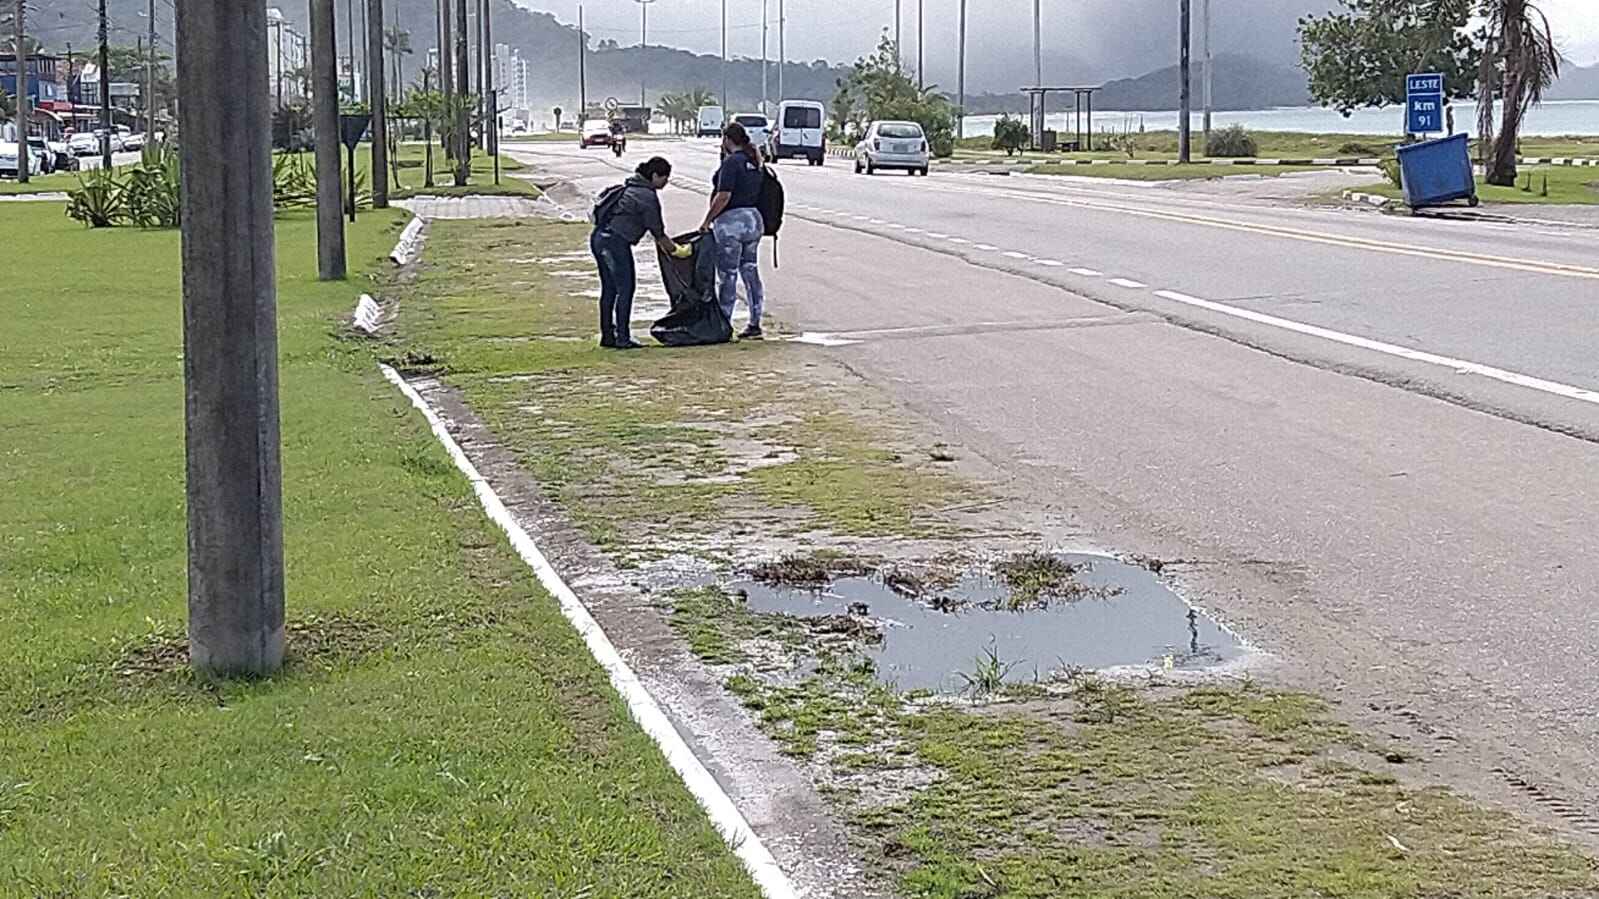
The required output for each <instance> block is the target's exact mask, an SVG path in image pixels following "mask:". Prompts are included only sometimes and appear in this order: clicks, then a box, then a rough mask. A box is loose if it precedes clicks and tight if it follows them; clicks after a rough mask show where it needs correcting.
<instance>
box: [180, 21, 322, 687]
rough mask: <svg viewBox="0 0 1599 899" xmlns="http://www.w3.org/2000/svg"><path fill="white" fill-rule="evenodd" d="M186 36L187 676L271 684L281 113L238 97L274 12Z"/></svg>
mask: <svg viewBox="0 0 1599 899" xmlns="http://www.w3.org/2000/svg"><path fill="white" fill-rule="evenodd" d="M321 2H329V0H321ZM177 24H178V29H177V32H178V40H177V54H176V55H177V62H178V85H179V93H180V94H181V96H182V97H183V102H182V103H180V104H178V116H179V120H180V121H181V123H182V126H181V128H180V131H181V132H182V134H183V135H184V140H183V143H182V149H181V151H180V152H181V153H182V154H183V156H182V160H183V167H182V173H183V174H182V178H183V227H182V235H183V251H182V256H183V382H184V412H185V414H184V449H185V453H184V456H185V461H186V465H185V470H186V475H187V494H188V519H189V663H190V664H191V665H193V666H194V668H195V670H196V671H198V672H200V673H202V674H206V675H211V676H229V675H249V676H257V677H259V676H264V675H270V674H273V673H274V672H276V671H277V670H278V668H279V667H280V666H281V665H282V664H283V481H282V463H281V459H280V455H279V453H280V440H279V435H278V339H277V287H276V284H275V283H274V281H273V278H274V274H273V271H274V262H273V256H274V248H273V243H272V111H271V109H270V107H269V105H268V104H269V95H268V94H267V92H266V91H263V90H259V89H256V90H244V91H241V90H238V88H237V86H238V85H239V84H252V85H264V84H265V83H266V78H267V55H266V40H267V31H266V2H265V0H230V2H227V3H216V2H214V0H178V4H177ZM218 72H229V73H232V74H233V75H234V76H236V78H233V77H230V78H218V77H217V73H218ZM323 143H331V141H329V140H328V139H327V138H326V137H325V136H321V135H319V140H318V144H323Z"/></svg>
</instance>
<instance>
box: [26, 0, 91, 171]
mask: <svg viewBox="0 0 1599 899" xmlns="http://www.w3.org/2000/svg"><path fill="white" fill-rule="evenodd" d="M108 27H109V24H108V23H107V21H106V13H105V0H100V128H101V129H102V130H101V132H100V164H101V165H103V166H105V169H106V171H108V172H109V171H111V46H110V44H109V43H108V38H107V37H106V30H107V28H108ZM23 134H27V132H26V131H24V132H23ZM18 155H19V156H20V155H21V154H18Z"/></svg>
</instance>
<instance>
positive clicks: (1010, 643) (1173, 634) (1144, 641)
mask: <svg viewBox="0 0 1599 899" xmlns="http://www.w3.org/2000/svg"><path fill="white" fill-rule="evenodd" d="M1061 558H1063V559H1065V560H1066V561H1068V562H1070V563H1072V564H1074V565H1078V566H1082V568H1081V569H1080V570H1079V571H1078V573H1077V575H1076V579H1077V581H1078V582H1079V583H1081V584H1083V585H1084V586H1087V587H1089V588H1104V592H1106V593H1111V594H1113V595H1107V596H1105V597H1104V598H1100V597H1099V596H1091V597H1088V598H1084V599H1078V600H1076V601H1073V602H1061V601H1056V602H1053V603H1051V604H1050V606H1049V607H1048V608H1045V609H1037V610H1029V611H1025V612H1010V611H1003V610H1001V609H1000V608H998V605H999V604H1000V603H1002V602H1003V601H1004V600H1006V599H1007V598H1008V597H1009V595H1010V591H1009V590H1008V589H1007V588H1006V586H1005V585H1004V584H1002V583H1000V582H999V581H997V580H996V579H994V578H993V577H991V576H989V575H987V574H982V573H978V574H968V575H967V576H966V577H964V578H963V579H962V580H961V581H959V582H958V583H956V584H955V585H954V586H953V587H950V588H948V589H946V590H943V591H940V592H939V593H938V594H937V595H938V596H939V597H945V598H950V599H956V600H959V601H961V602H962V603H964V604H962V605H958V606H956V607H955V608H954V610H953V611H950V612H940V611H937V610H936V609H934V608H932V606H931V605H929V604H928V601H927V600H915V599H908V598H906V597H904V596H902V595H900V594H898V593H896V592H894V591H893V590H892V589H891V588H889V587H887V586H885V585H884V584H883V582H882V581H881V580H880V579H878V578H873V577H856V578H841V579H839V580H837V581H835V582H834V583H832V584H831V585H829V586H827V587H826V588H823V589H807V588H804V587H774V586H769V585H766V584H760V583H755V582H746V583H740V584H738V585H736V587H735V589H736V590H741V591H743V592H744V593H745V594H746V595H747V597H748V603H749V608H750V609H751V610H752V611H756V612H765V613H770V614H779V615H792V616H796V617H801V618H823V617H831V616H842V615H849V614H851V613H852V611H853V612H854V613H855V614H859V613H860V609H861V604H865V606H866V609H867V611H866V615H867V616H868V617H870V618H871V620H872V621H873V623H875V624H876V625H877V626H878V627H879V628H880V629H881V630H882V633H883V642H882V643H881V644H878V645H875V646H866V647H863V648H862V653H863V655H865V656H866V657H867V658H870V659H871V660H872V661H873V662H874V663H875V664H876V666H877V675H878V677H879V678H880V679H882V680H884V681H886V682H890V683H893V684H895V685H897V686H898V687H900V688H901V689H905V690H936V691H939V692H957V691H959V690H961V689H962V688H964V687H965V686H966V683H965V681H964V680H962V679H961V678H960V676H959V674H960V673H961V672H967V673H970V672H972V671H973V670H974V669H975V668H976V666H977V658H978V657H979V656H980V655H983V654H985V653H986V652H987V651H988V649H989V648H992V649H993V650H994V651H995V652H996V653H997V654H998V657H999V659H1000V661H1001V662H1002V663H1004V664H1007V665H1010V664H1013V663H1014V665H1015V667H1014V668H1012V669H1011V671H1010V674H1009V675H1008V676H1007V678H1006V679H1007V680H1008V681H1010V682H1012V683H1025V682H1029V681H1031V680H1032V679H1033V677H1034V675H1035V673H1036V674H1037V676H1038V677H1040V678H1047V677H1048V676H1049V675H1050V674H1051V673H1053V672H1057V671H1060V670H1062V669H1066V668H1069V667H1080V668H1088V669H1101V668H1115V667H1119V666H1124V665H1130V666H1137V665H1150V664H1153V665H1157V666H1163V665H1164V664H1165V660H1166V658H1167V657H1168V656H1170V657H1171V659H1172V667H1173V668H1175V669H1181V670H1189V671H1193V670H1200V669H1204V668H1209V667H1212V666H1215V665H1219V664H1222V663H1224V662H1228V661H1232V660H1234V659H1237V658H1239V657H1240V656H1242V655H1243V654H1244V648H1243V647H1242V646H1241V645H1240V644H1239V642H1238V641H1237V639H1236V638H1234V637H1233V636H1232V635H1231V634H1229V633H1228V632H1227V631H1225V630H1223V629H1222V628H1221V627H1220V626H1219V625H1217V624H1216V622H1214V621H1212V620H1211V619H1210V618H1208V617H1206V616H1205V615H1202V614H1199V613H1198V612H1195V611H1194V610H1193V609H1192V608H1191V607H1190V606H1189V605H1188V604H1187V603H1185V602H1183V600H1182V598H1181V597H1179V596H1178V595H1177V594H1176V593H1173V592H1172V591H1171V589H1170V588H1168V587H1167V586H1166V585H1165V584H1163V583H1161V581H1160V579H1159V578H1157V577H1156V576H1155V575H1154V574H1153V573H1152V572H1150V571H1148V570H1146V569H1143V568H1138V567H1135V566H1132V565H1128V564H1126V563H1124V562H1120V561H1117V560H1116V559H1112V558H1109V557H1105V556H1091V555H1079V554H1067V555H1063V556H1061ZM1115 591H1119V592H1115ZM929 599H930V598H929Z"/></svg>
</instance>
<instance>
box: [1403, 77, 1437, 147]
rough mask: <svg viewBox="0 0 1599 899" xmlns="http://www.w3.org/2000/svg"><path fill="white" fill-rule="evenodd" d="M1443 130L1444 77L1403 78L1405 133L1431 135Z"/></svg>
mask: <svg viewBox="0 0 1599 899" xmlns="http://www.w3.org/2000/svg"><path fill="white" fill-rule="evenodd" d="M1443 130H1444V76H1442V75H1440V74H1436V73H1434V74H1428V75H1407V76H1406V77H1405V133H1406V134H1433V133H1436V132H1441V131H1443Z"/></svg>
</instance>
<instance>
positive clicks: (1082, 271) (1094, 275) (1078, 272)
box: [1071, 268, 1104, 278]
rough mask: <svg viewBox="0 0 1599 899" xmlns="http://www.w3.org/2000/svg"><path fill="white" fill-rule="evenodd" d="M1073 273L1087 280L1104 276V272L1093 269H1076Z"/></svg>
mask: <svg viewBox="0 0 1599 899" xmlns="http://www.w3.org/2000/svg"><path fill="white" fill-rule="evenodd" d="M1071 273H1072V274H1074V275H1082V276H1083V277H1085V278H1097V277H1099V276H1100V275H1103V274H1104V272H1096V271H1094V270H1093V269H1091V268H1074V269H1072V270H1071Z"/></svg>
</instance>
